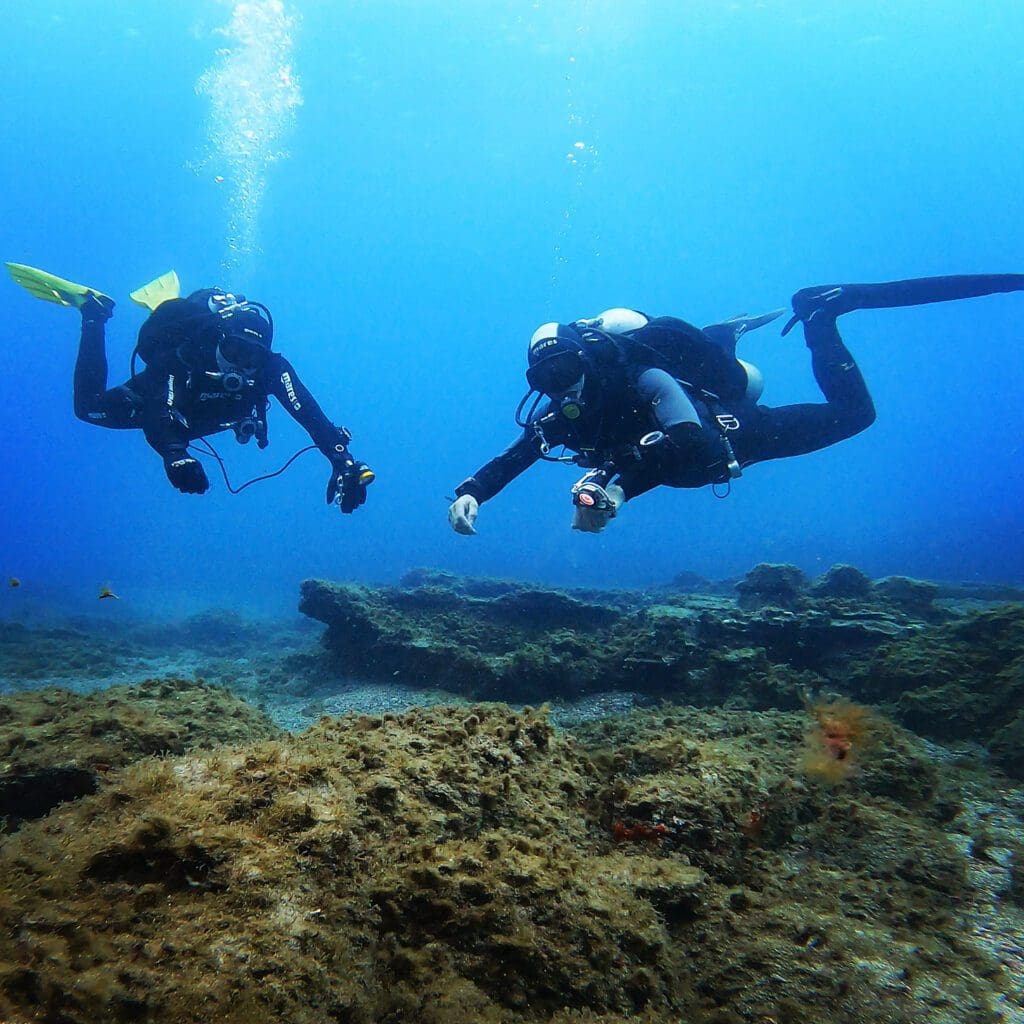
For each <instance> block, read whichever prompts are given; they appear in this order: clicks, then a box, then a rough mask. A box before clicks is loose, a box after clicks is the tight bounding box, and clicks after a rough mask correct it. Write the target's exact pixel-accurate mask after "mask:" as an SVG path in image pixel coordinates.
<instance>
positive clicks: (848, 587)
mask: <svg viewBox="0 0 1024 1024" xmlns="http://www.w3.org/2000/svg"><path fill="white" fill-rule="evenodd" d="M874 586H875V585H874V583H873V582H872V581H871V577H870V576H867V575H865V574H864V573H862V572H861V571H860V569H858V568H856V567H855V566H852V565H833V566H832V568H831V569H829V571H828V572H827V573H825V574H824V575H823V576H819V577H818V579H816V580H815V581H814V583H813V584H812V585H811V593H812V594H813V595H814V596H815V597H819V598H820V597H834V598H840V599H846V600H857V601H866V600H867V599H868V598H870V597H871V594H872V592H873V590H874Z"/></svg>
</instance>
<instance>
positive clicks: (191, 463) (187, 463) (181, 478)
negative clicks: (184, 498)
mask: <svg viewBox="0 0 1024 1024" xmlns="http://www.w3.org/2000/svg"><path fill="white" fill-rule="evenodd" d="M164 472H165V473H166V474H167V479H168V480H170V481H171V486H172V487H175V488H177V490H179V491H181V493H182V494H205V493H206V492H207V491H208V490H209V487H210V481H209V480H207V478H206V470H205V469H203V467H202V464H201V463H199V462H197V461H196V460H195V459H193V458H192V456H191V455H189V453H188V452H187V451H186V450H185V449H184V448H171V449H170V450H169V451H167V452H166V453H165V454H164Z"/></svg>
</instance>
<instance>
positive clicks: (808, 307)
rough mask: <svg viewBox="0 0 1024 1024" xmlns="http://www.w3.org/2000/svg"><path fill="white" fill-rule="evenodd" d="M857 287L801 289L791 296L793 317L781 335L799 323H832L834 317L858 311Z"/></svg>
mask: <svg viewBox="0 0 1024 1024" xmlns="http://www.w3.org/2000/svg"><path fill="white" fill-rule="evenodd" d="M857 287H858V286H857V285H847V284H818V285H813V286H811V287H810V288H801V289H800V291H798V292H795V293H794V294H793V299H792V303H793V316H792V317H791V318H790V320H789V322H788V323H787V324H786V326H785V327H784V328H783V329H782V333H783V334H784V335H785V334H789V332H790V331H791V330H792V329H793V328H794V327H795V326H796V325H797V323H799V322H800V321H803V322H804V324H805V325H806V324H811V323H813V322H814V321H815V320H818V319H821V320H831V321H833V322H834V321H835V319H836V317H839V316H842V315H843V314H844V313H851V312H853V310H855V309H860V303H859V301H858V296H857V293H856V290H857Z"/></svg>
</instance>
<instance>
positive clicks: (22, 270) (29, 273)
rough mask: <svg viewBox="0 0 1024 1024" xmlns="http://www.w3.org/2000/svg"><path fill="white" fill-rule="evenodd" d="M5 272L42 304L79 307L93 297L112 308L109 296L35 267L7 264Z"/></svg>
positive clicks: (22, 264)
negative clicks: (52, 303)
mask: <svg viewBox="0 0 1024 1024" xmlns="http://www.w3.org/2000/svg"><path fill="white" fill-rule="evenodd" d="M7 270H8V272H9V273H10V275H11V277H12V278H13V279H14V282H15V284H20V285H21V287H22V288H24V289H25V291H27V292H28V293H29V295H32V296H34V297H35V298H37V299H42V300H43V302H55V303H56V304H57V305H58V306H74V307H76V308H78V307H80V306H81V305H82V303H83V302H85V299H86V296H88V295H95V296H96V297H97V298H99V299H107V300H108V301H109V302H110V303H111V308H113V300H112V299H111V298H110V296H109V295H104V294H103V292H101V291H98V290H97V289H96V288H90V287H89V286H88V285H84V284H75V282H74V281H66V280H65V279H64V278H63V277H57V275H56V274H49V273H47V272H46V271H45V270H39V269H38V268H37V267H27V266H25V264H24V263H8V264H7Z"/></svg>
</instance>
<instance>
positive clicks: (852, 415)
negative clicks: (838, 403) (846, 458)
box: [844, 396, 877, 437]
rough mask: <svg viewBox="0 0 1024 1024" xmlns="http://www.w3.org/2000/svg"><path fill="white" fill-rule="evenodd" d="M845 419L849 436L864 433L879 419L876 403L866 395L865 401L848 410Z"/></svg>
mask: <svg viewBox="0 0 1024 1024" xmlns="http://www.w3.org/2000/svg"><path fill="white" fill-rule="evenodd" d="M844 419H845V420H846V436H847V437H853V436H854V435H855V434H860V433H863V432H864V431H865V430H867V429H868V427H870V426H871V424H872V423H874V422H875V420H876V419H877V413H876V412H875V403H874V402H872V401H871V399H870V398H868V397H866V396H865V399H864V401H863V402H861V403H859V404H858V405H856V406H854V407H852V408H850V409H848V410H847V413H846V415H845V417H844Z"/></svg>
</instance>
